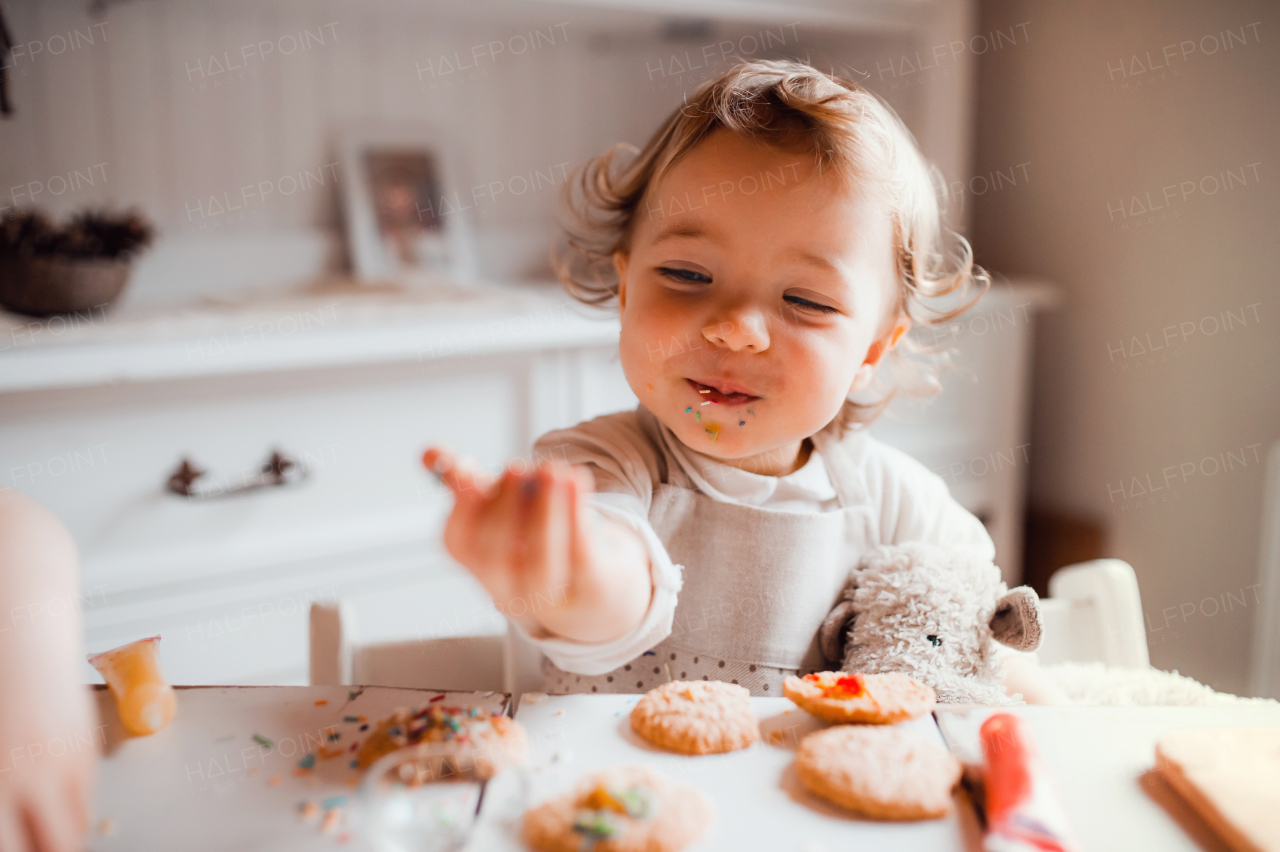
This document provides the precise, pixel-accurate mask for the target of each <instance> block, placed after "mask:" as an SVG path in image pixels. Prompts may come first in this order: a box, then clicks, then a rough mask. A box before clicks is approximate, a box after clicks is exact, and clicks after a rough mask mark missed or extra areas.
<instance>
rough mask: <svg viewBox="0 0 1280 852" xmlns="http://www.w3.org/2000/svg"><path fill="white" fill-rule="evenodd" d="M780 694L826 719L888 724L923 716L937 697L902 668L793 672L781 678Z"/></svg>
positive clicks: (829, 720) (931, 708)
mask: <svg viewBox="0 0 1280 852" xmlns="http://www.w3.org/2000/svg"><path fill="white" fill-rule="evenodd" d="M782 694H783V695H785V696H787V697H788V698H790V699H791V700H792V701H794V702H795V703H796V704H797V705H799V706H800V707H801V708H802V709H804V710H807V711H808V712H810V713H812V714H813V715H815V716H817V717H818V718H820V719H826V720H827V721H828V722H866V723H870V724H874V725H889V724H893V723H895V722H902V721H905V720H907V719H915V718H917V717H919V716H923V715H924V714H925V713H928V712H930V711H931V710H933V706H934V704H935V703H936V701H937V698H936V696H935V695H934V692H933V690H932V689H931V688H929V687H927V686H925V685H924V684H922V683H918V682H916V681H914V680H912V679H911V678H909V677H907V676H906V675H904V674H902V673H901V672H890V673H888V674H868V675H864V674H857V673H854V674H848V673H846V672H815V673H813V674H807V675H805V676H804V677H796V676H794V675H792V676H791V677H788V678H787V679H786V680H784V681H783V682H782Z"/></svg>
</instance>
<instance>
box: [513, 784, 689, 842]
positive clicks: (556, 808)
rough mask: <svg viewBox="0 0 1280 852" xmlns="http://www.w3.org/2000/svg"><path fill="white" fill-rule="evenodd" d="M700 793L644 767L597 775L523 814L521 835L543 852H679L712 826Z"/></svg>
mask: <svg viewBox="0 0 1280 852" xmlns="http://www.w3.org/2000/svg"><path fill="white" fill-rule="evenodd" d="M711 814H712V810H711V803H710V802H709V801H708V800H707V798H706V796H704V795H703V794H702V793H701V792H699V791H698V790H696V789H694V788H693V787H689V786H686V785H684V784H676V783H673V782H671V781H669V780H667V778H666V777H665V776H663V775H662V774H661V773H659V772H657V771H656V770H653V769H649V768H648V767H644V766H632V767H619V768H615V769H608V770H605V771H603V772H599V773H596V774H593V775H590V776H587V777H586V778H584V779H582V781H581V782H580V783H579V784H578V786H577V788H575V789H574V790H573V792H571V793H569V794H567V795H564V796H560V797H558V798H555V799H552V800H550V801H548V802H544V803H543V804H541V805H538V806H537V807H534V808H531V809H530V810H528V811H526V812H525V815H524V823H523V825H522V826H521V834H522V837H523V839H524V841H525V843H527V844H529V845H530V846H531V847H533V848H534V849H537V850H539V852H581V850H583V849H591V850H593V852H678V850H680V849H683V848H685V847H686V846H688V845H689V844H691V843H693V842H694V841H695V840H697V839H698V838H699V837H701V836H702V834H703V832H704V831H706V828H707V825H708V824H709V823H710V822H711Z"/></svg>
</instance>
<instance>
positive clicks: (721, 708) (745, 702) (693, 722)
mask: <svg viewBox="0 0 1280 852" xmlns="http://www.w3.org/2000/svg"><path fill="white" fill-rule="evenodd" d="M750 696H751V693H750V692H748V691H747V689H746V688H745V687H741V686H737V685H735V684H732V683H724V682H723V681H719V680H690V681H685V680H675V681H672V682H671V683H665V684H663V685H662V686H660V687H658V688H657V689H651V690H649V692H647V693H646V694H645V696H644V697H643V698H641V699H640V701H639V703H638V704H636V706H635V708H634V709H633V710H632V711H631V727H632V728H634V729H635V731H636V733H638V734H639V735H640V736H642V737H644V738H645V739H646V740H648V741H649V742H651V743H653V744H654V745H656V746H661V747H662V748H667V749H671V750H672V751H678V752H680V753H681V754H718V753H720V752H726V751H734V750H735V749H740V748H746V747H747V746H749V745H751V744H752V743H753V742H755V741H756V740H758V739H759V738H760V725H759V723H758V722H757V721H756V714H755V713H754V712H752V710H751V698H750Z"/></svg>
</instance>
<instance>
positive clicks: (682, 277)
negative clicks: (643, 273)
mask: <svg viewBox="0 0 1280 852" xmlns="http://www.w3.org/2000/svg"><path fill="white" fill-rule="evenodd" d="M658 274H659V275H663V276H666V277H667V278H671V279H673V280H675V281H688V282H692V283H695V284H710V283H711V276H710V275H705V274H703V273H701V272H695V271H694V270H692V269H677V268H675V267H673V266H659V267H658Z"/></svg>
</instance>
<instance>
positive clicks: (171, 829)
mask: <svg viewBox="0 0 1280 852" xmlns="http://www.w3.org/2000/svg"><path fill="white" fill-rule="evenodd" d="M348 689H349V688H348V687H345V686H323V687H322V686H316V687H203V688H200V687H191V688H182V687H179V688H178V715H177V717H176V718H175V719H174V721H173V723H172V724H170V725H169V727H167V728H165V729H164V730H163V731H161V732H159V733H158V734H155V735H154V736H151V737H128V736H127V735H126V734H125V733H124V731H123V729H122V728H121V727H120V723H119V720H118V718H117V716H116V713H115V708H114V706H113V704H112V702H111V699H110V696H109V695H108V693H107V692H106V691H105V690H104V689H98V690H97V692H96V698H97V701H98V706H99V712H100V713H101V716H102V721H103V722H104V723H106V726H107V727H106V730H105V734H106V752H107V755H106V757H105V758H104V760H103V761H102V765H101V767H100V770H99V782H98V791H97V804H96V809H95V819H94V825H95V826H97V825H98V824H99V823H100V822H101V820H103V819H104V818H106V819H110V820H111V822H112V823H113V824H114V832H113V833H110V834H101V833H98V832H96V831H95V832H94V834H92V835H91V837H90V843H89V845H90V848H91V849H93V850H95V852H111V850H139V852H146V850H165V851H166V852H168V850H173V849H183V850H184V851H185V850H193V852H200V850H210V852H213V850H219V852H222V850H228V851H229V850H235V852H243V851H247V850H272V852H280V851H281V850H286V849H289V850H313V849H334V848H341V849H344V850H361V852H363V850H368V849H371V847H370V846H369V845H368V843H367V842H366V841H365V839H363V838H362V837H361V836H359V834H358V833H353V834H352V836H351V837H350V838H346V839H340V834H341V832H340V831H338V832H334V833H332V834H328V835H326V834H323V833H321V831H320V828H319V826H318V824H317V821H316V820H310V821H307V820H303V819H301V818H300V816H299V813H298V806H299V804H300V803H301V802H303V801H307V800H309V801H313V802H315V803H317V804H320V803H322V802H323V801H324V800H326V799H330V798H332V797H336V796H344V795H345V796H352V803H353V804H354V796H353V795H352V794H353V793H354V792H355V791H354V789H353V788H352V787H351V786H349V785H350V784H351V782H352V781H353V779H355V778H356V777H357V773H356V771H355V770H353V769H351V768H350V766H349V763H348V758H347V756H345V755H344V756H343V757H340V758H334V759H332V760H321V761H317V764H316V768H315V770H313V771H312V772H310V773H306V774H305V775H303V776H297V775H294V770H295V769H296V768H297V766H298V760H299V758H300V756H301V754H303V753H305V752H304V751H302V747H303V745H304V738H305V737H307V736H310V737H311V740H310V742H309V743H307V745H308V747H309V748H308V750H312V749H314V746H315V744H316V740H317V738H319V737H322V736H324V734H325V732H326V730H327V729H328V727H330V726H334V725H336V728H337V730H338V731H339V732H340V733H341V734H342V737H341V739H339V740H338V743H337V744H338V745H344V746H346V747H347V748H350V743H351V742H353V741H354V740H353V739H351V737H353V736H355V735H356V734H357V731H356V728H357V727H358V726H357V725H355V724H352V723H343V722H341V720H342V718H343V717H344V716H350V715H356V716H358V715H363V716H365V717H366V718H367V719H368V720H369V721H370V723H372V722H374V721H376V720H378V719H380V718H382V717H384V716H386V715H388V714H389V713H390V712H391V711H392V710H393V709H394V708H395V707H398V706H413V705H417V704H420V703H422V702H424V701H426V700H428V699H430V698H432V697H434V696H436V695H441V694H442V693H439V692H435V691H431V690H411V689H391V688H386V687H365V688H363V692H362V693H361V694H360V695H359V696H358V697H357V698H355V699H354V700H351V701H348V694H349V692H348ZM355 689H360V688H359V687H356V688H355ZM443 694H444V695H445V697H444V699H442V700H443V701H444V702H445V703H447V704H451V705H452V704H462V705H466V704H476V705H481V706H484V707H486V708H488V709H489V710H491V711H492V712H502V711H503V710H504V709H505V708H506V706H507V697H506V696H505V695H503V694H501V693H443ZM637 699H638V696H627V695H567V696H553V697H549V698H546V699H543V700H542V701H538V702H534V703H531V702H529V701H527V700H526V701H525V702H523V704H522V706H521V707H520V708H519V710H518V711H517V713H516V718H517V719H518V720H519V721H520V722H521V723H522V724H523V725H524V726H525V727H526V729H527V732H528V735H529V742H530V755H529V759H528V761H527V763H526V769H524V770H522V771H517V772H506V773H503V774H501V775H499V776H498V777H496V778H495V779H493V780H492V781H490V782H488V784H487V786H486V789H485V792H484V798H483V801H482V804H481V808H480V817H479V820H478V822H477V826H476V830H475V833H474V835H473V836H472V838H471V841H470V842H469V844H468V846H467V849H468V850H474V852H482V851H483V852H490V850H495V852H505V851H506V850H510V851H511V852H514V850H520V849H523V848H524V847H523V846H522V845H521V844H520V842H519V840H518V821H519V815H520V813H521V812H522V811H523V809H524V807H525V806H526V805H527V804H531V803H536V802H538V801H541V800H543V799H546V798H548V797H551V796H553V795H556V794H558V793H559V792H561V791H564V790H566V789H568V788H570V787H572V786H573V785H574V784H575V782H576V781H577V780H578V779H579V778H580V777H581V776H582V775H583V774H585V773H588V772H590V771H593V770H596V769H600V768H603V767H606V766H614V765H620V764H628V763H643V764H646V765H649V766H653V767H655V768H657V769H659V770H661V771H662V772H664V773H666V774H667V775H669V776H671V777H673V778H676V779H678V780H681V781H683V782H686V783H689V784H693V785H695V786H697V787H699V788H700V789H702V790H703V791H704V792H705V793H706V794H707V795H708V796H709V797H710V798H711V800H712V801H713V803H714V805H715V807H716V810H717V815H716V818H715V821H714V823H713V825H712V827H711V829H710V831H709V833H708V835H707V836H706V837H704V838H703V839H702V841H701V842H699V843H698V844H697V845H695V846H693V847H691V852H706V850H712V849H726V850H729V849H733V850H737V849H775V850H785V852H837V850H851V849H874V850H926V851H927V852H962V850H977V849H978V848H979V844H980V832H979V829H978V821H977V818H976V816H975V814H974V812H973V809H972V808H971V806H970V805H969V803H968V801H967V799H966V798H965V794H964V793H963V792H957V800H956V801H957V807H956V809H955V810H954V811H953V813H952V815H951V816H949V817H947V818H945V819H940V820H931V821H927V822H918V823H879V822H873V821H869V820H862V819H858V818H856V817H853V816H850V815H848V814H847V813H845V812H844V811H842V810H840V809H838V808H836V807H834V806H831V805H828V804H826V803H825V802H823V801H822V800H820V799H817V798H815V797H814V796H812V795H810V794H809V793H807V792H806V791H805V790H804V789H803V788H801V787H800V785H799V784H798V782H797V780H796V777H795V771H794V769H793V767H792V764H793V759H794V754H793V752H794V749H795V746H796V743H797V742H798V740H799V739H800V738H801V737H802V736H804V735H805V734H807V733H808V732H810V731H813V730H817V729H818V728H820V727H823V725H824V723H822V722H820V721H818V720H816V719H814V718H813V717H811V716H809V715H808V714H807V713H804V712H803V711H801V710H799V709H798V708H795V707H794V706H793V705H791V703H790V702H789V701H787V700H786V699H784V698H753V699H752V703H753V704H754V706H755V709H756V714H757V716H758V717H759V718H760V722H761V732H762V734H763V738H762V741H761V742H760V743H757V744H756V745H755V746H753V747H751V748H749V749H744V750H742V751H738V752H734V753H731V754H725V755H709V756H704V757H685V756H682V755H677V754H672V753H669V752H665V751H661V750H659V749H656V748H654V747H652V746H650V745H649V744H648V743H646V742H645V741H643V740H641V739H640V738H639V737H637V736H636V735H635V734H634V733H633V732H632V730H631V725H630V718H629V713H630V710H631V707H632V706H633V705H634V703H635V701H636V700H637ZM317 700H325V701H327V702H328V703H327V704H325V705H322V706H317V705H316V704H315V702H316V701H317ZM1011 709H1012V712H1015V713H1017V714H1019V715H1020V716H1022V717H1023V718H1024V719H1026V721H1027V722H1028V724H1029V725H1030V728H1031V731H1032V734H1033V735H1034V737H1035V739H1036V742H1037V743H1038V745H1039V748H1040V750H1041V752H1042V753H1043V755H1044V759H1045V762H1046V763H1047V764H1048V767H1049V771H1050V773H1051V774H1052V776H1053V778H1054V782H1055V784H1056V786H1057V788H1058V791H1059V793H1060V795H1061V797H1062V800H1063V804H1064V806H1065V808H1066V810H1067V813H1068V814H1069V816H1070V818H1071V820H1072V822H1073V825H1074V827H1075V829H1076V831H1077V834H1078V835H1079V838H1080V840H1081V842H1082V848H1083V849H1086V850H1090V852H1094V850H1103V851H1104V852H1105V850H1116V852H1121V850H1124V852H1129V851H1130V850H1135V849H1142V850H1146V849H1152V850H1160V852H1183V851H1184V850H1185V852H1194V850H1209V852H1218V850H1224V848H1225V847H1223V846H1222V845H1221V844H1220V843H1219V842H1218V841H1217V840H1216V838H1214V837H1213V836H1212V835H1210V834H1209V832H1208V830H1207V829H1206V828H1205V826H1204V825H1203V823H1202V822H1201V821H1200V820H1199V818H1198V817H1196V816H1195V815H1194V814H1193V813H1191V812H1190V811H1189V810H1188V809H1187V808H1186V807H1185V806H1183V805H1182V804H1181V802H1180V801H1179V800H1178V799H1177V798H1176V797H1175V794H1173V793H1172V792H1171V791H1170V790H1169V789H1168V788H1167V787H1166V786H1165V785H1164V782H1163V781H1162V780H1161V779H1160V777H1159V776H1158V775H1157V774H1156V773H1155V772H1153V771H1152V767H1153V765H1154V754H1155V741H1156V738H1157V736H1158V735H1159V733H1160V732H1161V731H1165V730H1170V729H1173V728H1183V727H1246V726H1248V727H1254V726H1257V727H1262V726H1280V705H1275V704H1270V705H1263V704H1258V705H1239V706H1230V707H1125V708H1119V707H1017V708H1011ZM954 712H956V711H954V710H948V709H942V710H940V711H939V713H948V714H954ZM968 712H969V715H968V719H967V724H968V725H970V726H972V727H973V728H974V729H976V726H977V725H978V724H980V723H981V721H982V720H983V719H985V718H986V717H987V716H988V715H989V714H990V713H992V712H994V710H993V709H991V708H974V709H973V710H971V711H968ZM909 724H910V725H911V726H912V727H914V728H915V729H917V730H918V731H920V733H922V734H923V735H924V736H927V737H930V738H933V739H935V740H936V741H937V742H940V743H941V742H943V736H942V733H941V732H940V731H939V729H938V726H937V725H936V724H935V723H934V721H933V719H932V718H931V717H926V718H924V719H920V720H916V721H915V722H911V723H909ZM944 726H945V728H946V730H947V732H948V735H949V736H951V737H952V739H953V740H958V739H960V738H961V736H962V734H963V730H962V729H955V728H953V727H952V726H951V725H950V724H949V723H946V722H944ZM255 733H258V734H262V735H264V736H266V737H269V738H271V739H272V740H273V741H274V742H275V744H276V747H275V748H273V749H272V750H271V751H269V752H266V753H264V752H263V751H262V750H260V749H259V748H258V746H257V744H255V743H254V741H253V739H252V736H253V734H255ZM361 738H362V737H361ZM286 752H288V753H287V754H286ZM276 777H279V779H280V780H279V781H278V782H277V783H276V784H275V785H274V786H273V785H272V783H271V780H272V779H273V778H276ZM522 779H524V780H526V781H527V793H526V792H525V790H526V785H525V783H524V782H523V781H522ZM1277 804H1278V806H1280V796H1278V802H1277Z"/></svg>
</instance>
